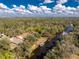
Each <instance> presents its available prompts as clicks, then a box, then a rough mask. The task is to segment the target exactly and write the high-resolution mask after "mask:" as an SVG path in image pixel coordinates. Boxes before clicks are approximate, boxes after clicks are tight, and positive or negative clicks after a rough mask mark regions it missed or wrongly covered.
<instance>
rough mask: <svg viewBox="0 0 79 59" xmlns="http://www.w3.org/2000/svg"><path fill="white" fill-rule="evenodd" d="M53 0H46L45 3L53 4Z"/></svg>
mask: <svg viewBox="0 0 79 59" xmlns="http://www.w3.org/2000/svg"><path fill="white" fill-rule="evenodd" d="M52 2H53V1H52V0H44V3H52Z"/></svg>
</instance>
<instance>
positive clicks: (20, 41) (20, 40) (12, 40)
mask: <svg viewBox="0 0 79 59" xmlns="http://www.w3.org/2000/svg"><path fill="white" fill-rule="evenodd" d="M10 41H11V42H12V43H14V44H19V43H22V42H23V38H22V37H21V36H16V37H12V38H10Z"/></svg>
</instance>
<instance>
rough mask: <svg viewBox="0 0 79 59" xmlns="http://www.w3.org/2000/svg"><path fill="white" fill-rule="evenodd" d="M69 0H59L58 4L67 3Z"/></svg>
mask: <svg viewBox="0 0 79 59" xmlns="http://www.w3.org/2000/svg"><path fill="white" fill-rule="evenodd" d="M67 1H68V0H58V1H57V3H58V4H63V3H66V2H67Z"/></svg>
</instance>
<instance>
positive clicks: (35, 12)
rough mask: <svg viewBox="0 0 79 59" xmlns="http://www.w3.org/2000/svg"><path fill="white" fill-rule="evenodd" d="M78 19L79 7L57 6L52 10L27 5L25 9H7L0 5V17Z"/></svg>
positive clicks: (19, 7) (16, 7)
mask: <svg viewBox="0 0 79 59" xmlns="http://www.w3.org/2000/svg"><path fill="white" fill-rule="evenodd" d="M71 16H72V17H78V16H79V6H77V8H75V7H66V6H64V5H62V4H59V3H58V4H57V5H55V6H54V8H53V9H51V8H48V7H47V6H44V5H42V6H39V7H38V6H34V5H28V7H27V8H25V6H24V5H20V6H16V5H13V8H8V7H7V6H6V5H4V4H2V3H0V17H71Z"/></svg>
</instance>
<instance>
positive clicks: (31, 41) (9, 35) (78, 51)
mask: <svg viewBox="0 0 79 59" xmlns="http://www.w3.org/2000/svg"><path fill="white" fill-rule="evenodd" d="M70 24H73V31H72V32H69V33H67V34H66V35H61V34H62V33H63V32H64V31H65V29H66V28H67V26H69V25H70ZM57 35H61V37H60V38H59V39H60V40H57V41H56V42H55V43H54V46H52V47H51V48H50V49H49V47H48V46H49V45H51V41H52V40H53V41H54V40H55V38H56V37H57ZM17 36H21V37H22V40H19V41H20V42H21V41H22V42H21V43H17V42H18V40H17V38H16V37H17ZM13 38H15V39H16V40H15V39H14V40H15V41H16V42H13V41H10V39H13ZM45 47H48V48H47V50H46V51H47V52H45V53H41V52H40V50H41V51H42V52H43V50H44V49H46V48H45ZM42 48H43V49H42ZM39 52H40V54H39ZM39 57H42V58H39ZM0 59H79V18H1V19H0Z"/></svg>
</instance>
